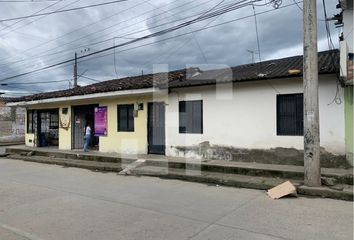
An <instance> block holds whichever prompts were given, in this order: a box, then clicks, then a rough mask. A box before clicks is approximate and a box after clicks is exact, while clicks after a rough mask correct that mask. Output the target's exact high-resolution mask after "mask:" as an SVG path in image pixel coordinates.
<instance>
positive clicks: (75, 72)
mask: <svg viewBox="0 0 354 240" xmlns="http://www.w3.org/2000/svg"><path fill="white" fill-rule="evenodd" d="M76 87H77V53H76V52H75V63H74V88H76Z"/></svg>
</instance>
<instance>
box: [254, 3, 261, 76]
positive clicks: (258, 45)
mask: <svg viewBox="0 0 354 240" xmlns="http://www.w3.org/2000/svg"><path fill="white" fill-rule="evenodd" d="M252 8H253V15H254V24H255V27H256V38H257V48H258V58H259V73H262V57H261V46H260V44H259V34H258V21H257V13H256V8H255V7H254V5H253V4H252Z"/></svg>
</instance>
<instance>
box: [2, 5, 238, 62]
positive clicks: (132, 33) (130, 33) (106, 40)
mask: <svg viewBox="0 0 354 240" xmlns="http://www.w3.org/2000/svg"><path fill="white" fill-rule="evenodd" d="M210 1H213V0H209V1H208V2H210ZM242 2H244V1H242ZM203 4H205V3H203ZM203 4H198V5H197V6H194V7H192V8H195V7H198V6H200V5H203ZM185 5H186V4H183V5H179V6H177V7H176V8H175V9H177V8H180V7H184V6H185ZM192 8H190V9H192ZM165 12H168V11H165ZM175 15H176V14H175ZM195 16H199V13H198V14H194V15H192V16H188V17H185V18H183V19H189V18H191V17H195ZM153 17H155V16H152V17H150V18H153ZM150 18H148V19H150ZM148 19H143V20H142V21H140V22H145V21H147V20H148ZM124 22H126V21H124ZM175 22H176V21H170V22H166V23H163V24H160V25H157V26H154V27H152V28H150V29H155V28H159V27H162V26H164V25H168V24H171V23H175ZM138 23H139V22H138ZM133 25H136V24H133ZM105 29H107V28H105ZM105 29H103V30H105ZM147 30H148V29H146V28H144V29H142V30H139V31H133V32H129V33H128V34H125V35H120V36H115V37H114V38H118V37H127V36H130V35H134V34H137V33H141V32H144V31H147ZM101 31H102V30H100V32H101ZM90 35H92V34H87V35H85V36H83V37H80V38H79V39H76V40H74V41H71V42H69V43H72V42H75V41H77V40H80V39H87V38H88V36H90ZM112 39H113V38H109V39H105V40H101V41H99V42H96V43H91V44H88V45H81V46H80V47H87V46H93V45H96V44H101V43H105V42H108V41H111V40H112ZM93 40H94V39H93ZM67 44H68V43H65V44H61V47H62V46H64V45H67ZM67 51H68V50H64V51H59V52H57V53H61V52H67ZM55 54H56V53H53V55H55ZM51 55H52V54H51ZM30 60H31V61H32V62H33V58H31V59H30ZM21 61H22V60H20V61H19V62H21ZM8 64H9V63H6V64H2V65H8Z"/></svg>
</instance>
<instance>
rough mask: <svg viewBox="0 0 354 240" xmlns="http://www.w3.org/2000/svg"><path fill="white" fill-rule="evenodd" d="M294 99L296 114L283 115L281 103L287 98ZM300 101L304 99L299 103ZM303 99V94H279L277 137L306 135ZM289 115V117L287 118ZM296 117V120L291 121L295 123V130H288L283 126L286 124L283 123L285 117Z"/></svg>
mask: <svg viewBox="0 0 354 240" xmlns="http://www.w3.org/2000/svg"><path fill="white" fill-rule="evenodd" d="M290 97H293V99H291V100H293V101H294V102H293V104H294V105H295V110H294V113H292V114H291V115H290V114H285V113H283V114H281V109H280V104H281V101H284V100H285V98H288V101H289V98H290ZM299 99H302V101H300V102H297V101H299ZM303 99H304V94H303V93H291V94H277V96H276V134H277V136H303V135H304V123H303V120H304V111H303ZM299 106H301V107H300V109H299ZM286 115H288V116H286ZM292 116H293V117H295V119H292V120H291V121H294V124H295V126H294V129H293V130H291V129H287V128H286V127H285V126H282V124H285V123H283V122H282V119H284V118H285V117H292Z"/></svg>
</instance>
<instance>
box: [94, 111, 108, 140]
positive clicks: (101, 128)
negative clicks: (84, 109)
mask: <svg viewBox="0 0 354 240" xmlns="http://www.w3.org/2000/svg"><path fill="white" fill-rule="evenodd" d="M95 136H98V137H104V136H107V107H96V108H95Z"/></svg>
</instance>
